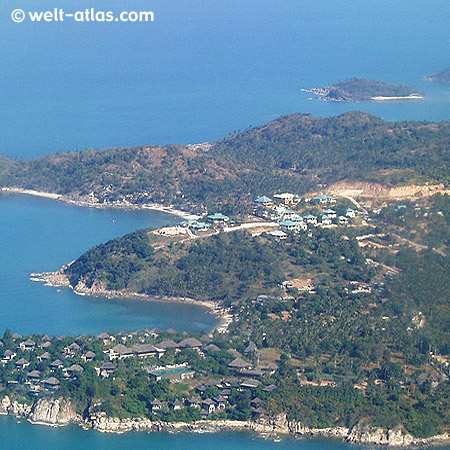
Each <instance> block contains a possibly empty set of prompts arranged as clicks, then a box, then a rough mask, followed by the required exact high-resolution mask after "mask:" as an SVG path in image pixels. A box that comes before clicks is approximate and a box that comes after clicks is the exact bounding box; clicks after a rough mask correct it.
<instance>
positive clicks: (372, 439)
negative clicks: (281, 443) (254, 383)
mask: <svg viewBox="0 0 450 450" xmlns="http://www.w3.org/2000/svg"><path fill="white" fill-rule="evenodd" d="M0 415H12V416H15V417H17V418H24V419H26V420H28V421H29V422H30V423H33V424H40V425H47V426H52V427H60V426H65V425H69V424H71V423H75V424H78V425H79V426H81V427H82V428H84V429H86V430H88V429H93V430H96V431H99V432H103V433H126V432H129V431H146V432H161V431H164V432H169V433H179V432H190V433H216V432H223V431H247V432H252V433H256V434H258V435H260V436H262V437H266V438H268V437H272V438H275V437H282V436H293V437H325V438H335V439H339V440H341V441H344V442H348V443H351V444H364V445H376V446H385V447H397V448H398V447H403V448H404V447H427V446H431V445H445V444H448V443H449V442H450V435H449V434H443V435H438V436H433V437H431V438H426V439H416V438H414V437H413V436H411V435H410V434H409V433H407V432H406V431H405V430H403V429H402V428H400V427H397V428H394V429H391V430H385V429H382V428H377V427H373V426H371V425H369V424H366V423H364V422H359V423H357V424H356V425H355V426H353V427H351V428H346V427H335V428H309V427H307V426H305V425H303V424H302V423H301V422H298V421H292V420H288V419H287V417H286V415H284V414H280V415H278V416H276V417H273V418H267V419H260V420H258V421H252V420H246V421H233V420H199V421H196V422H191V423H187V422H162V421H152V420H150V419H147V418H129V419H119V418H116V417H108V416H107V415H106V414H105V413H102V412H100V413H92V412H90V411H89V409H88V410H87V412H86V414H85V415H84V417H83V416H81V415H80V414H78V413H77V412H76V411H75V409H74V407H73V405H72V403H71V402H70V400H65V399H63V398H56V399H54V398H42V399H38V400H35V401H34V402H33V404H31V405H28V404H22V403H18V402H17V401H15V400H14V401H13V400H11V399H10V398H9V397H8V396H5V397H4V398H3V399H2V400H1V401H0Z"/></svg>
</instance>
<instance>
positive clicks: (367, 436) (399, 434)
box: [346, 423, 415, 447]
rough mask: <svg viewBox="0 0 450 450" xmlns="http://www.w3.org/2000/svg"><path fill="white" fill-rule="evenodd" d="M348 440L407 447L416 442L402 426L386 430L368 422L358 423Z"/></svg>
mask: <svg viewBox="0 0 450 450" xmlns="http://www.w3.org/2000/svg"><path fill="white" fill-rule="evenodd" d="M346 440H347V441H348V442H352V443H358V444H369V445H386V446H389V447H406V446H408V445H412V444H414V443H415V439H414V438H413V437H412V436H411V435H410V434H409V433H407V432H405V431H404V430H403V429H402V428H401V427H397V428H394V429H391V430H385V429H383V428H379V427H373V426H371V425H368V424H364V423H358V424H356V425H355V426H354V427H353V428H352V429H351V430H350V432H349V434H348V437H347V439H346Z"/></svg>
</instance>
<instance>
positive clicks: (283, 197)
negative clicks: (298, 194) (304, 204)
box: [274, 192, 295, 200]
mask: <svg viewBox="0 0 450 450" xmlns="http://www.w3.org/2000/svg"><path fill="white" fill-rule="evenodd" d="M274 197H275V198H280V199H282V200H285V199H288V198H294V197H295V195H294V194H290V193H289V192H283V193H282V194H275V195H274Z"/></svg>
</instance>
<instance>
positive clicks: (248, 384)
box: [241, 378, 261, 388]
mask: <svg viewBox="0 0 450 450" xmlns="http://www.w3.org/2000/svg"><path fill="white" fill-rule="evenodd" d="M260 384H261V382H260V381H258V380H253V379H252V378H249V379H248V380H245V381H243V382H242V383H241V386H242V387H249V388H257V387H258V386H259V385H260Z"/></svg>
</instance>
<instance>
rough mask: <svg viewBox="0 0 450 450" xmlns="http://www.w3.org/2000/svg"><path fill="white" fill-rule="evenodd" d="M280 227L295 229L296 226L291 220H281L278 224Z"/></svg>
mask: <svg viewBox="0 0 450 450" xmlns="http://www.w3.org/2000/svg"><path fill="white" fill-rule="evenodd" d="M280 226H282V227H295V226H297V223H296V222H294V221H292V220H283V221H282V222H280Z"/></svg>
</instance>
